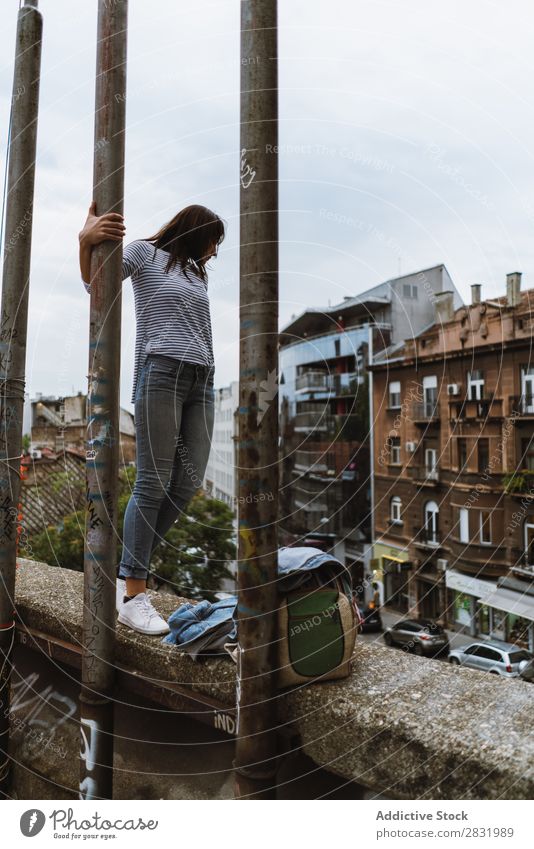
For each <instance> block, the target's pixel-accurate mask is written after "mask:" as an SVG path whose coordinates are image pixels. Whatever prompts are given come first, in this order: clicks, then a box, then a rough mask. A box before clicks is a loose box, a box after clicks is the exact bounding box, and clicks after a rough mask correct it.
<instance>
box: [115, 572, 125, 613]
mask: <svg viewBox="0 0 534 849" xmlns="http://www.w3.org/2000/svg"><path fill="white" fill-rule="evenodd" d="M125 595H126V581H125V580H124V578H117V592H116V594H115V607H116V608H117V613H118V612H119V610H120V609H121V607H122V600H123V598H124V596H125Z"/></svg>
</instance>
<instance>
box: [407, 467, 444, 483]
mask: <svg viewBox="0 0 534 849" xmlns="http://www.w3.org/2000/svg"><path fill="white" fill-rule="evenodd" d="M407 472H408V476H409V477H410V478H411V479H412V480H413V481H415V482H416V483H421V484H425V483H428V484H431V485H435V484H436V483H438V482H439V468H438V467H437V466H434V467H433V468H430V467H429V466H408V469H407Z"/></svg>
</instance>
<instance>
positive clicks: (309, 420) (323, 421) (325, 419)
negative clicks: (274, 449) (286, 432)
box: [294, 409, 332, 433]
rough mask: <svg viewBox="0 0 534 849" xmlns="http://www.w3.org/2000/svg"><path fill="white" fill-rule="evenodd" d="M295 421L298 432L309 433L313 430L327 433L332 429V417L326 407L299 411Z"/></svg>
mask: <svg viewBox="0 0 534 849" xmlns="http://www.w3.org/2000/svg"><path fill="white" fill-rule="evenodd" d="M294 422H295V431H296V432H297V433H309V432H311V431H312V430H314V431H319V432H321V433H326V432H327V431H329V430H332V418H331V416H330V414H329V412H328V410H326V409H323V410H320V411H319V410H311V411H309V412H304V413H297V414H296V416H295V419H294Z"/></svg>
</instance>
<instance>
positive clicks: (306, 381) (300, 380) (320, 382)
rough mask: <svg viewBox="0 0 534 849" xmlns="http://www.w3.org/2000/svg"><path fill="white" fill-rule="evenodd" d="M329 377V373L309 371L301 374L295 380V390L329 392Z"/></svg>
mask: <svg viewBox="0 0 534 849" xmlns="http://www.w3.org/2000/svg"><path fill="white" fill-rule="evenodd" d="M329 377H330V375H329V373H328V372H327V371H307V372H305V373H304V374H299V375H298V376H297V379H296V380H295V390H296V391H297V392H314V391H315V392H320V391H323V392H327V391H328V389H329V386H328V378H329Z"/></svg>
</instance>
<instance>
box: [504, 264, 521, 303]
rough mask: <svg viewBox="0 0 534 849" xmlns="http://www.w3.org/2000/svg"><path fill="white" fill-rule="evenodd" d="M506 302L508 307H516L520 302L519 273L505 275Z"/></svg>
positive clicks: (513, 272)
mask: <svg viewBox="0 0 534 849" xmlns="http://www.w3.org/2000/svg"><path fill="white" fill-rule="evenodd" d="M506 300H507V302H508V306H509V307H516V306H517V305H518V304H519V302H520V300H521V272H520V271H512V273H511V274H507V275H506Z"/></svg>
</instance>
